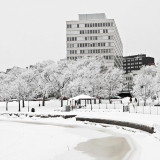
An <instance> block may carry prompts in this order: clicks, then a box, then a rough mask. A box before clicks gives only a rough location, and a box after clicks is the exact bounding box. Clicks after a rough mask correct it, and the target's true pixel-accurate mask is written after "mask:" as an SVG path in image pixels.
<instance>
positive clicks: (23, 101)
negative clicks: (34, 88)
mask: <svg viewBox="0 0 160 160" xmlns="http://www.w3.org/2000/svg"><path fill="white" fill-rule="evenodd" d="M22 106H23V108H24V107H25V105H24V99H23V100H22Z"/></svg>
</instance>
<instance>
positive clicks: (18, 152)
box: [0, 101, 160, 160]
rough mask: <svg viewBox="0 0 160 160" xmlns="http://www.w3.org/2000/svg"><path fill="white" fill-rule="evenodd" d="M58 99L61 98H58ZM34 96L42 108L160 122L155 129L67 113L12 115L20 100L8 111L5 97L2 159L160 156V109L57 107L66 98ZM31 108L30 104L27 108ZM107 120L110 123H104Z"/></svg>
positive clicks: (0, 119) (139, 159)
mask: <svg viewBox="0 0 160 160" xmlns="http://www.w3.org/2000/svg"><path fill="white" fill-rule="evenodd" d="M54 102H55V101H54ZM38 104H39V102H30V108H32V107H34V108H35V110H36V112H35V113H34V114H36V113H41V114H43V113H44V114H49V113H50V114H63V115H64V114H76V115H78V117H89V118H92V117H93V118H105V119H113V120H121V121H129V122H133V123H134V122H135V123H139V124H145V125H148V126H154V128H155V132H156V133H154V134H149V133H147V132H144V131H140V130H137V129H132V128H129V127H121V126H116V125H104V124H98V123H97V124H96V123H91V122H87V121H85V122H80V121H76V118H75V117H74V118H69V119H63V118H62V117H57V118H40V117H35V116H33V117H31V118H30V117H28V116H27V117H26V116H24V115H22V116H20V117H17V116H14V115H12V116H10V115H9V114H2V113H11V112H15V113H17V111H18V103H17V102H10V103H9V108H8V110H9V111H8V112H6V111H5V103H4V102H0V113H1V114H0V160H22V159H23V160H75V159H76V160H82V159H83V160H95V159H96V160H104V159H105V160H106V159H107V160H121V159H124V160H159V159H160V152H159V150H160V115H150V114H139V113H123V112H113V111H111V112H103V111H102V110H101V111H100V110H97V111H92V112H91V111H86V110H75V111H72V112H60V111H55V110H57V108H59V106H60V101H56V103H53V101H47V102H46V106H45V107H42V106H41V107H38ZM22 112H23V113H27V106H25V108H22ZM104 126H105V127H104Z"/></svg>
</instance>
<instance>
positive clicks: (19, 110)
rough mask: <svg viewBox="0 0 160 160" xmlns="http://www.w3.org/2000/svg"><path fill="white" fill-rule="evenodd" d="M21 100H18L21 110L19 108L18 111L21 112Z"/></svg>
mask: <svg viewBox="0 0 160 160" xmlns="http://www.w3.org/2000/svg"><path fill="white" fill-rule="evenodd" d="M20 102H21V101H20V100H19V101H18V103H19V110H18V112H20V111H21V103H20Z"/></svg>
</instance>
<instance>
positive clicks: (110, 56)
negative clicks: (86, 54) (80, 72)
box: [67, 55, 114, 60]
mask: <svg viewBox="0 0 160 160" xmlns="http://www.w3.org/2000/svg"><path fill="white" fill-rule="evenodd" d="M79 58H82V56H76V57H67V59H68V60H77V59H79ZM113 58H114V57H113V56H112V55H109V56H104V59H108V60H110V59H113Z"/></svg>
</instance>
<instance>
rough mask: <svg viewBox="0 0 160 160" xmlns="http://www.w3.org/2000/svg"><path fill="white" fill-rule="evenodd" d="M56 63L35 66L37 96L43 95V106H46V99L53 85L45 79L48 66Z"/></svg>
mask: <svg viewBox="0 0 160 160" xmlns="http://www.w3.org/2000/svg"><path fill="white" fill-rule="evenodd" d="M54 64H55V63H54V61H51V60H49V61H43V62H42V63H37V64H36V65H34V68H33V71H34V75H35V80H36V85H37V86H36V94H37V96H39V95H41V96H42V98H43V100H42V106H45V98H46V97H48V94H49V92H50V91H51V85H50V83H49V82H48V80H47V79H46V77H45V72H46V68H48V66H53V65H54Z"/></svg>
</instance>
